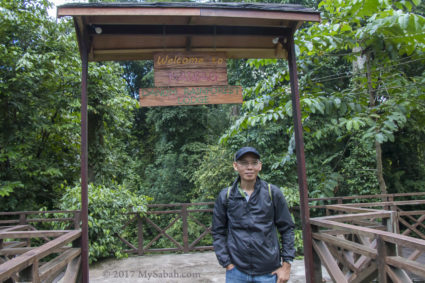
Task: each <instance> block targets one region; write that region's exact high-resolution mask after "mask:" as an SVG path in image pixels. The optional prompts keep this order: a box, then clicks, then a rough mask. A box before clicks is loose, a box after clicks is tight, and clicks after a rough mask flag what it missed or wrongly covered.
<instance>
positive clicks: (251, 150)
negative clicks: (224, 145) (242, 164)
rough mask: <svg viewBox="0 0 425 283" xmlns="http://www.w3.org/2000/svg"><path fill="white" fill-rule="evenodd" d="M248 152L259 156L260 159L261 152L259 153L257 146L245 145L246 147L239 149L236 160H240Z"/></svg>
mask: <svg viewBox="0 0 425 283" xmlns="http://www.w3.org/2000/svg"><path fill="white" fill-rule="evenodd" d="M247 153H253V154H255V155H257V156H258V159H260V154H259V153H258V151H257V150H256V149H255V148H253V147H250V146H245V147H242V148H241V149H239V150H238V151H237V152H236V153H235V161H237V160H239V159H240V158H241V157H242V156H243V155H245V154H247Z"/></svg>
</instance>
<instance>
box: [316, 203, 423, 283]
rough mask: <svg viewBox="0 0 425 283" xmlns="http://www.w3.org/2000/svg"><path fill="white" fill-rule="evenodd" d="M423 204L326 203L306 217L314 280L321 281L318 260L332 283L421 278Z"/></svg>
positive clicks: (421, 279) (405, 280) (410, 280)
mask: <svg viewBox="0 0 425 283" xmlns="http://www.w3.org/2000/svg"><path fill="white" fill-rule="evenodd" d="M424 206H425V200H408V201H389V202H374V203H351V204H336V205H327V206H326V207H325V209H326V214H327V216H324V217H317V218H312V219H310V222H311V225H312V231H313V247H314V252H315V253H314V256H315V259H314V262H315V264H316V265H317V268H315V269H314V270H315V271H316V274H315V277H316V278H315V279H316V280H315V281H316V282H321V280H322V278H321V271H320V270H321V268H319V265H320V264H322V265H324V266H325V267H326V269H327V271H328V273H329V275H330V276H331V277H332V280H334V281H335V282H338V283H339V282H371V281H372V280H375V279H377V280H378V282H384V283H385V282H414V281H416V280H420V282H423V281H424V280H425V265H424V262H423V261H424V260H425V256H424V255H425V237H424V236H425V235H424V233H423V231H422V232H421V231H420V229H424V228H425V225H424V224H423V223H422V222H423V221H424V219H425V217H424V216H423V215H424V214H425V210H423V209H422V207H424ZM402 207H403V209H402ZM416 207H419V208H420V209H418V210H416V209H415V208H416ZM407 209H408V210H409V211H406V210H407ZM400 232H401V233H400ZM408 235H410V236H408ZM411 236H414V237H411Z"/></svg>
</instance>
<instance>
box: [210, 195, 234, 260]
mask: <svg viewBox="0 0 425 283" xmlns="http://www.w3.org/2000/svg"><path fill="white" fill-rule="evenodd" d="M226 192H227V189H224V190H222V191H221V192H220V194H219V195H218V197H217V200H216V201H215V204H214V210H213V221H212V231H211V232H212V233H211V234H212V237H213V246H214V251H215V255H216V256H217V259H218V263H219V264H220V265H221V266H223V267H226V266H228V265H229V264H230V263H231V261H230V256H229V252H228V250H227V213H226V211H227V207H226V201H227V198H226V196H227V195H226Z"/></svg>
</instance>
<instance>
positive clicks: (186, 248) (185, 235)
mask: <svg viewBox="0 0 425 283" xmlns="http://www.w3.org/2000/svg"><path fill="white" fill-rule="evenodd" d="M182 222H183V252H185V253H187V252H189V236H188V228H187V226H188V223H187V204H183V205H182Z"/></svg>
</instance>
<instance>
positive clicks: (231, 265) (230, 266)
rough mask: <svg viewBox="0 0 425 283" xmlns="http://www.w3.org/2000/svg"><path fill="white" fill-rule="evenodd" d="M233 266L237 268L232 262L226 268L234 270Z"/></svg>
mask: <svg viewBox="0 0 425 283" xmlns="http://www.w3.org/2000/svg"><path fill="white" fill-rule="evenodd" d="M233 268H235V266H234V265H233V264H232V263H231V264H229V265H228V266H226V270H232V269H233Z"/></svg>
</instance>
